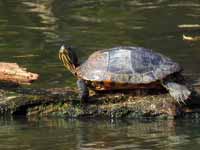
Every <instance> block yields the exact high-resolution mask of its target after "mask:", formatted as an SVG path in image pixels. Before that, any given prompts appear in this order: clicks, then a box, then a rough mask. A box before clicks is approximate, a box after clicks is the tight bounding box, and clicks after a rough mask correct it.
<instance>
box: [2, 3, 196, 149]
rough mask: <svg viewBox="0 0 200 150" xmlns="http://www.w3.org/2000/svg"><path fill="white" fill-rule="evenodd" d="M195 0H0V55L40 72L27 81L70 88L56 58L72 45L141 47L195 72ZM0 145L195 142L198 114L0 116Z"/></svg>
mask: <svg viewBox="0 0 200 150" xmlns="http://www.w3.org/2000/svg"><path fill="white" fill-rule="evenodd" d="M185 24H189V25H193V24H200V2H199V0H190V1H185V0H173V1H171V0H154V1H150V0H124V1H122V0H87V1H86V0H0V59H1V61H8V62H17V63H19V64H20V65H21V66H24V67H27V68H28V70H30V71H33V72H37V73H39V74H40V80H39V81H38V82H35V83H34V84H33V85H32V87H35V88H41V87H44V88H51V87H64V86H73V87H75V80H76V79H75V78H74V77H73V76H72V75H71V74H70V73H69V72H67V71H66V70H65V68H64V67H63V65H62V64H61V63H60V61H59V60H58V56H57V54H58V49H59V48H60V46H61V45H62V44H63V43H65V44H66V45H69V46H72V47H73V48H74V51H75V52H76V53H77V54H78V57H79V60H80V62H83V61H84V60H85V59H87V57H88V56H89V55H90V54H91V53H92V52H94V51H96V50H99V49H105V48H110V47H113V46H121V45H126V46H127V45H128V46H142V47H146V48H151V49H154V50H155V51H157V52H160V53H163V54H165V55H167V56H169V57H171V58H173V59H174V60H175V61H177V62H179V63H180V64H181V65H182V66H183V68H184V69H185V71H184V75H185V76H187V77H189V78H191V79H192V80H193V81H194V84H198V83H199V81H200V79H199V76H200V70H199V64H200V41H196V42H188V41H184V40H183V39H182V35H183V34H185V35H192V36H193V35H194V36H196V35H197V36H199V35H200V28H199V27H196V28H181V26H180V25H185ZM0 124H1V125H0V149H20V150H36V149H37V150H40V149H41V150H45V149H46V150H47V149H48V150H50V149H52V150H55V149H73V150H74V149H83V150H90V149H92V150H93V149H138V150H139V149H143V150H147V149H148V150H149V149H176V150H177V149H181V150H182V149H183V150H184V149H198V147H199V146H200V130H199V121H198V119H196V120H178V121H170V120H169V121H159V122H158V121H130V120H128V121H127V120H126V121H112V120H111V121H103V120H101V121H95V120H88V121H80V120H79V121H78V120H65V119H46V120H45V119H44V120H37V119H36V120H34V119H32V120H23V119H12V118H11V119H9V118H2V119H0Z"/></svg>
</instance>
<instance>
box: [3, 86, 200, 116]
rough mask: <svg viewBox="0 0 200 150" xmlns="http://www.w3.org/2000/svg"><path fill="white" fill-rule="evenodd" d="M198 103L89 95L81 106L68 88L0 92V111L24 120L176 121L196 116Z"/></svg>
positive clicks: (195, 98) (161, 97) (154, 97)
mask: <svg viewBox="0 0 200 150" xmlns="http://www.w3.org/2000/svg"><path fill="white" fill-rule="evenodd" d="M193 93H194V92H193ZM199 100H200V97H199V96H198V94H193V97H192V98H191V100H189V101H188V102H187V103H186V104H182V105H180V104H177V103H176V101H175V100H174V99H173V98H172V97H171V96H170V95H169V94H168V93H162V94H158V95H156V94H152V95H144V96H135V95H132V94H128V93H109V94H98V95H91V96H90V98H89V99H88V102H86V103H81V102H80V99H79V97H78V91H77V90H76V89H72V88H55V89H23V88H21V87H17V88H16V87H13V88H10V87H9V89H5V88H4V89H2V90H0V112H1V115H5V114H9V115H25V116H27V117H46V116H59V117H60V116H62V117H73V118H74V117H75V118H81V117H96V118H97V117H106V118H144V117H148V118H149V117H150V118H152V117H153V118H176V117H184V116H193V114H195V115H194V116H200V115H199V114H200V103H199ZM197 114H198V115H197Z"/></svg>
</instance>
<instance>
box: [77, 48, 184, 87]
mask: <svg viewBox="0 0 200 150" xmlns="http://www.w3.org/2000/svg"><path fill="white" fill-rule="evenodd" d="M179 71H181V67H180V66H179V64H177V63H176V62H174V61H172V60H171V59H170V58H168V57H166V56H164V55H162V54H159V53H156V52H153V51H152V50H150V49H145V48H142V47H115V48H111V49H106V50H100V51H96V52H95V53H93V54H92V55H91V56H90V57H89V58H88V60H86V62H85V63H83V64H82V65H81V66H80V67H79V68H78V74H79V77H80V78H82V79H84V80H88V81H93V82H104V81H109V82H112V83H128V84H148V83H152V82H155V81H158V80H162V79H164V78H165V77H166V76H168V75H170V74H173V73H175V72H179Z"/></svg>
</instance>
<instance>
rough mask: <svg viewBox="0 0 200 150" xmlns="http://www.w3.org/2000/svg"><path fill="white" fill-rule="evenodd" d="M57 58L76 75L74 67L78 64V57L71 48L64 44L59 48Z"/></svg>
mask: <svg viewBox="0 0 200 150" xmlns="http://www.w3.org/2000/svg"><path fill="white" fill-rule="evenodd" d="M59 59H60V60H61V61H62V62H63V64H64V66H65V67H66V68H67V69H68V70H69V71H70V72H71V73H72V74H73V75H75V76H76V67H77V66H78V59H77V56H76V54H75V53H74V52H73V51H72V50H71V48H70V47H69V48H66V47H65V46H64V45H62V46H61V48H60V50H59Z"/></svg>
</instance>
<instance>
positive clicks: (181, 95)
mask: <svg viewBox="0 0 200 150" xmlns="http://www.w3.org/2000/svg"><path fill="white" fill-rule="evenodd" d="M164 87H165V88H166V89H167V90H168V91H169V94H170V95H171V96H172V97H173V98H175V100H176V101H177V103H178V104H181V103H183V104H186V103H185V100H187V99H188V98H189V96H190V94H191V91H190V90H189V89H188V88H187V87H186V86H184V85H180V84H178V83H175V82H167V83H166V84H165V85H164Z"/></svg>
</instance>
